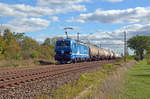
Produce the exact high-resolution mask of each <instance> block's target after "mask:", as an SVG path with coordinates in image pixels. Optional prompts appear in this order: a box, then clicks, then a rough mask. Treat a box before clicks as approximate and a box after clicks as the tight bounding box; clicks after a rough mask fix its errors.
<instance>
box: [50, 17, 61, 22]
mask: <svg viewBox="0 0 150 99" xmlns="http://www.w3.org/2000/svg"><path fill="white" fill-rule="evenodd" d="M51 19H52V21H53V22H59V18H58V17H57V16H53V17H52V18H51Z"/></svg>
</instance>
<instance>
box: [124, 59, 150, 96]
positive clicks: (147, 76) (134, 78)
mask: <svg viewBox="0 0 150 99" xmlns="http://www.w3.org/2000/svg"><path fill="white" fill-rule="evenodd" d="M123 98H124V99H150V64H148V63H147V61H146V60H143V61H140V62H139V63H138V64H137V65H136V66H135V67H134V68H132V69H131V70H129V71H128V72H127V74H126V83H125V89H124V94H123Z"/></svg>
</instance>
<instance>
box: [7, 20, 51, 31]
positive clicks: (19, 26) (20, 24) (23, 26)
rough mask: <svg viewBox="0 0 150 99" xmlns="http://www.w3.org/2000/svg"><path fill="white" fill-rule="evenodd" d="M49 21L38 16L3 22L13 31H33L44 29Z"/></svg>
mask: <svg viewBox="0 0 150 99" xmlns="http://www.w3.org/2000/svg"><path fill="white" fill-rule="evenodd" d="M49 24H50V22H49V21H47V20H44V19H40V18H17V19H15V20H12V21H10V22H8V24H5V26H6V27H7V28H10V29H11V30H12V31H13V32H35V31H39V30H43V29H45V28H46V27H47V26H48V25H49Z"/></svg>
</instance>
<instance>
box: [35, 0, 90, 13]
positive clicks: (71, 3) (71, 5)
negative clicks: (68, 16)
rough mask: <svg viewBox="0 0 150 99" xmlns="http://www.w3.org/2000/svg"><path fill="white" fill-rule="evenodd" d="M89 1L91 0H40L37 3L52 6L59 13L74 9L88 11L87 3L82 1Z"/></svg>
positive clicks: (42, 5)
mask: <svg viewBox="0 0 150 99" xmlns="http://www.w3.org/2000/svg"><path fill="white" fill-rule="evenodd" d="M89 1H90V0H38V2H37V5H38V6H41V7H48V8H51V9H53V10H54V13H55V14H59V13H68V12H74V11H79V12H83V11H86V10H87V9H86V7H85V5H81V4H80V3H82V2H89Z"/></svg>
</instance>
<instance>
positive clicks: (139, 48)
mask: <svg viewBox="0 0 150 99" xmlns="http://www.w3.org/2000/svg"><path fill="white" fill-rule="evenodd" d="M127 44H128V47H130V48H131V49H133V50H135V53H136V55H137V56H140V59H141V60H142V59H143V54H144V51H147V49H148V48H149V47H150V37H149V36H138V35H137V36H134V37H132V38H131V39H129V40H128V41H127Z"/></svg>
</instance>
